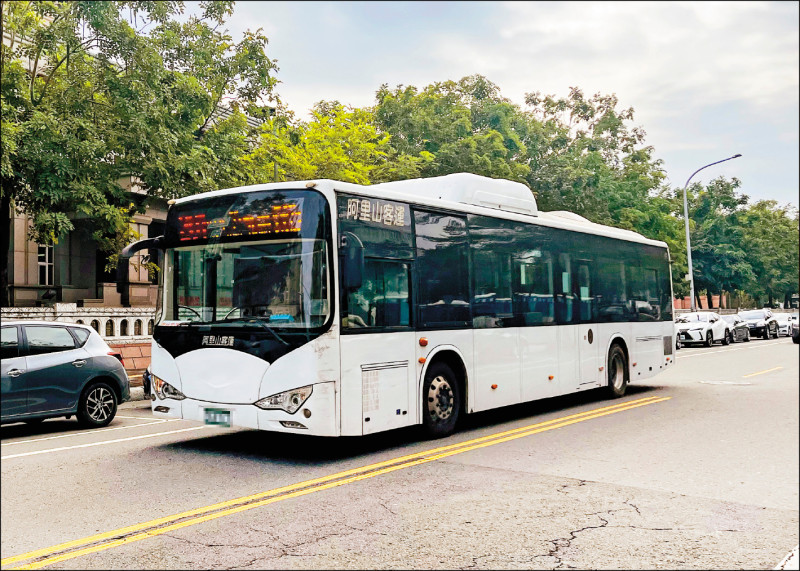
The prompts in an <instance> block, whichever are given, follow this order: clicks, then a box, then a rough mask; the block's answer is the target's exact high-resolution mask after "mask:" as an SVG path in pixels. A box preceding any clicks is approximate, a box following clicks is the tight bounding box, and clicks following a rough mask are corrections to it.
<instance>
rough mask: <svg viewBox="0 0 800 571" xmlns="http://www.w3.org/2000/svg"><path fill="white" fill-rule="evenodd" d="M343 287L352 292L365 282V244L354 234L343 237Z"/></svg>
mask: <svg viewBox="0 0 800 571" xmlns="http://www.w3.org/2000/svg"><path fill="white" fill-rule="evenodd" d="M342 250H343V263H342V287H343V288H344V289H345V290H346V291H352V290H354V289H358V288H360V287H361V284H362V282H363V281H364V244H363V243H362V242H361V240H359V238H358V236H356V235H355V234H353V233H352V232H345V233H344V235H343V236H342Z"/></svg>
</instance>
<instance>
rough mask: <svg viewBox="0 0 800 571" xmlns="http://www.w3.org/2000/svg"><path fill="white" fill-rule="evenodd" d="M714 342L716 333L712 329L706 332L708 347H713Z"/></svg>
mask: <svg viewBox="0 0 800 571" xmlns="http://www.w3.org/2000/svg"><path fill="white" fill-rule="evenodd" d="M713 344H714V334H713V333H711V331H707V332H706V347H711V346H712V345H713Z"/></svg>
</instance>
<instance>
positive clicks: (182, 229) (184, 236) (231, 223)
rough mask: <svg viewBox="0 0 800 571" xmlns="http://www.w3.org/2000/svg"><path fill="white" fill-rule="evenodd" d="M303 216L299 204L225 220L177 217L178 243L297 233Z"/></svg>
mask: <svg viewBox="0 0 800 571" xmlns="http://www.w3.org/2000/svg"><path fill="white" fill-rule="evenodd" d="M301 224H302V212H301V210H300V205H299V204H272V205H269V206H268V207H266V208H264V209H262V210H260V211H255V210H247V211H240V210H231V211H230V212H228V213H226V214H225V216H221V217H217V218H212V219H209V218H208V217H207V216H206V214H205V213H204V212H200V213H195V214H186V215H184V216H178V238H179V239H180V241H181V242H186V241H190V240H205V239H207V238H209V237H211V238H230V237H235V236H244V237H247V236H255V235H263V234H268V235H272V234H281V233H286V232H299V231H300V225H301Z"/></svg>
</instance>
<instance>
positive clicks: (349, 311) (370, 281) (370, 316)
mask: <svg viewBox="0 0 800 571" xmlns="http://www.w3.org/2000/svg"><path fill="white" fill-rule="evenodd" d="M408 273H409V264H408V263H406V262H389V261H377V260H367V261H366V263H365V264H364V277H363V281H362V283H361V287H360V288H359V289H357V290H355V291H352V292H348V294H347V295H346V299H345V307H344V312H343V316H342V326H343V327H345V328H348V329H358V328H364V327H409V326H410V325H411V320H410V315H411V314H410V310H409V296H408V292H409V289H408V282H409V279H408Z"/></svg>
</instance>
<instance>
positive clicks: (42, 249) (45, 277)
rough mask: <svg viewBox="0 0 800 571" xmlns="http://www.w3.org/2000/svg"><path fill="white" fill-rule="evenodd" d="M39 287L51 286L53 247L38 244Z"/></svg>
mask: <svg viewBox="0 0 800 571" xmlns="http://www.w3.org/2000/svg"><path fill="white" fill-rule="evenodd" d="M37 264H38V266H39V285H46V286H49V285H53V246H46V245H43V244H39V257H38V261H37Z"/></svg>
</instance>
